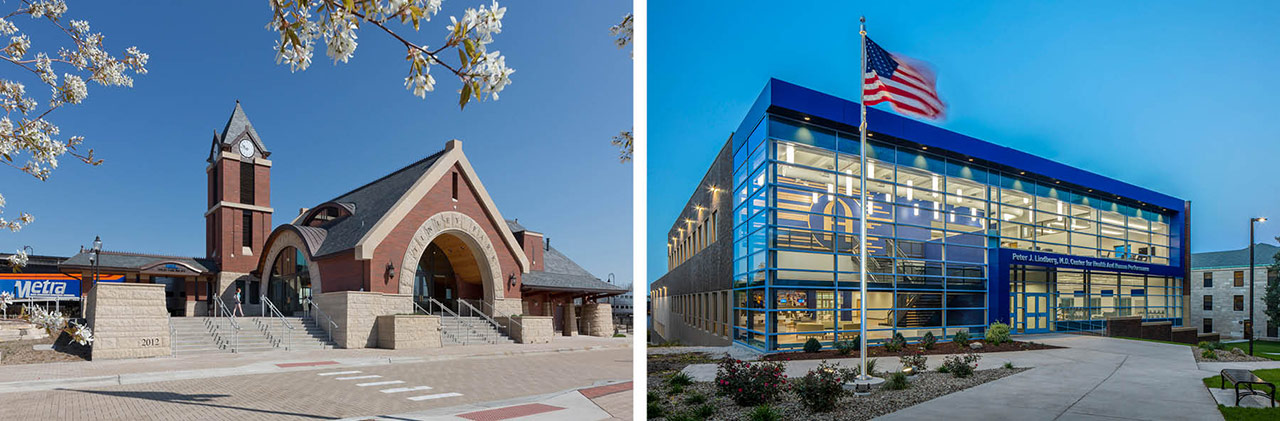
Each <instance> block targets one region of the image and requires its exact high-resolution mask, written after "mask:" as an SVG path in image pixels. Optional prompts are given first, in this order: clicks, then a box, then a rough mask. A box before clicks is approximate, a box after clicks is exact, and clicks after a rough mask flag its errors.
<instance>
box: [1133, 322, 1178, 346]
mask: <svg viewBox="0 0 1280 421" xmlns="http://www.w3.org/2000/svg"><path fill="white" fill-rule="evenodd" d="M1172 329H1173V322H1148V323H1143V324H1142V336H1141V337H1142V339H1155V340H1158V341H1172V340H1173V334H1172V332H1171V330H1172Z"/></svg>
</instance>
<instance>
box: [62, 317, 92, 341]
mask: <svg viewBox="0 0 1280 421" xmlns="http://www.w3.org/2000/svg"><path fill="white" fill-rule="evenodd" d="M66 332H67V334H69V335H71V340H72V341H74V342H75V343H77V344H80V345H92V344H93V331H92V330H89V327H88V326H85V325H82V324H80V323H78V322H71V325H70V326H67V329H66Z"/></svg>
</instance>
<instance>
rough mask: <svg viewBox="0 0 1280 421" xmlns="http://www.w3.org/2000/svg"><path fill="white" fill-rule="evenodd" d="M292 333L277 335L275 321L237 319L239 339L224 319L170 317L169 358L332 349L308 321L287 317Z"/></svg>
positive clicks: (277, 329)
mask: <svg viewBox="0 0 1280 421" xmlns="http://www.w3.org/2000/svg"><path fill="white" fill-rule="evenodd" d="M285 319H286V320H288V321H289V323H290V324H291V325H293V328H294V329H293V330H289V329H287V328H286V329H284V330H283V332H284V333H281V329H280V325H281V320H280V319H279V318H268V317H244V318H238V319H237V321H238V323H239V324H240V331H239V335H236V334H235V331H234V329H231V328H230V327H229V326H227V324H226V322H225V321H226V319H222V320H218V319H216V318H213V317H170V318H169V326H170V329H171V333H172V337H171V338H170V342H171V346H172V349H173V355H175V356H178V355H194V354H210V353H225V352H265V351H277V350H304V349H327V348H332V347H333V342H331V341H330V340H329V339H328V335H327V334H326V333H325V330H324V329H321V328H320V327H319V326H318V325H317V324H316V323H315V321H314V320H312V319H311V318H303V317H287V318H285Z"/></svg>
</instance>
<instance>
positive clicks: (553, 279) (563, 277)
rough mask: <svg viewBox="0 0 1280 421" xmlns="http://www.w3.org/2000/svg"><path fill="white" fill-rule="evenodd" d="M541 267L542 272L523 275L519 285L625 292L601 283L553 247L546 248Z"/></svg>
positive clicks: (567, 289) (595, 291)
mask: <svg viewBox="0 0 1280 421" xmlns="http://www.w3.org/2000/svg"><path fill="white" fill-rule="evenodd" d="M542 266H543V270H531V271H529V273H526V274H524V277H523V280H522V282H521V284H522V285H523V286H524V287H525V288H530V289H536V290H555V291H581V292H594V293H617V294H621V293H624V292H627V289H626V288H623V287H621V286H618V285H614V284H610V283H608V282H604V281H601V280H600V278H597V277H596V276H595V275H592V274H591V272H587V270H586V269H583V268H582V266H578V264H577V263H575V262H574V261H573V259H570V258H569V256H565V255H564V253H561V252H560V250H556V248H555V247H548V248H547V251H546V252H545V253H543V255H542Z"/></svg>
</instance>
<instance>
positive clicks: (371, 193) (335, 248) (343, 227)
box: [301, 151, 444, 257]
mask: <svg viewBox="0 0 1280 421" xmlns="http://www.w3.org/2000/svg"><path fill="white" fill-rule="evenodd" d="M443 155H444V151H440V152H436V153H434V154H432V155H431V156H428V157H426V158H423V159H420V160H418V161H417V162H414V163H412V164H409V166H406V167H404V168H401V169H399V170H397V171H396V172H393V173H391V174H387V175H386V176H384V177H382V178H379V179H377V180H374V181H372V182H370V183H369V184H365V185H363V186H360V187H357V188H356V189H355V190H352V191H349V192H347V193H344V194H343V195H341V196H338V197H336V198H333V199H332V200H329V201H326V202H325V203H330V202H338V203H339V204H341V205H342V206H343V207H345V208H347V209H348V210H350V211H351V216H348V217H345V218H341V219H339V220H337V221H334V223H333V224H332V225H329V226H327V227H325V231H328V232H327V234H326V235H325V237H324V240H323V244H322V245H321V246H320V248H319V249H318V250H316V253H315V255H316V256H317V257H318V256H325V255H329V254H333V253H337V252H340V251H343V250H350V249H351V248H353V247H355V246H356V243H357V242H359V241H360V239H361V238H364V236H365V234H368V233H369V230H371V229H373V227H374V225H375V224H377V223H378V221H380V220H382V217H383V216H386V214H387V211H390V210H391V207H392V206H394V205H395V204H396V201H398V200H399V199H400V197H401V196H404V195H405V193H407V192H408V191H409V189H410V188H412V187H413V185H414V183H416V182H417V181H418V179H419V178H422V176H423V175H424V174H426V173H427V170H429V169H431V167H432V166H433V165H435V163H436V161H437V160H439V159H440V157H441V156H443ZM317 207H318V206H317ZM301 228H311V227H301Z"/></svg>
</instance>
